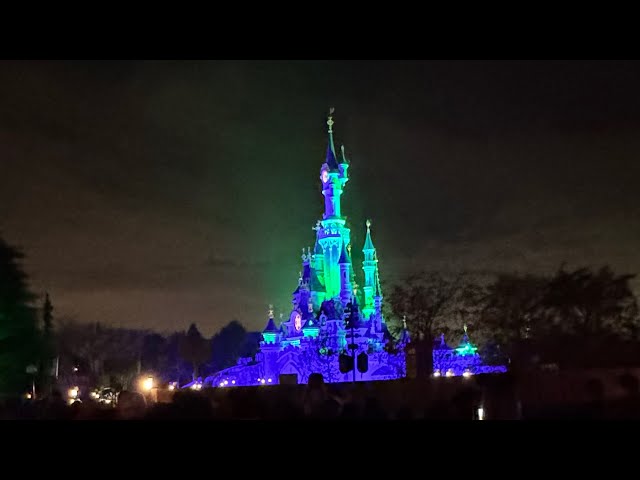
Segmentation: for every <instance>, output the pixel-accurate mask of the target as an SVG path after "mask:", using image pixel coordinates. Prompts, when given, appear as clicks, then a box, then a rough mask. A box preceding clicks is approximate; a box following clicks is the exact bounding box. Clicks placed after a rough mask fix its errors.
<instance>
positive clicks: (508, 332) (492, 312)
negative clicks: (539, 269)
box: [481, 274, 548, 345]
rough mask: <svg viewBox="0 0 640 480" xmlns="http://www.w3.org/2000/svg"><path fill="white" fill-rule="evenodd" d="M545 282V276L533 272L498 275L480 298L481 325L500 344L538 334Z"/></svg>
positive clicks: (540, 329) (541, 324)
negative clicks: (528, 273)
mask: <svg viewBox="0 0 640 480" xmlns="http://www.w3.org/2000/svg"><path fill="white" fill-rule="evenodd" d="M547 283H548V280H547V279H546V278H544V277H538V276H533V275H527V276H519V275H515V274H500V275H498V278H496V280H495V281H494V282H493V283H492V284H490V285H489V286H488V287H487V293H486V296H485V297H484V299H483V308H482V312H481V324H482V326H483V328H484V329H488V330H489V331H490V332H491V336H492V337H493V338H494V339H495V340H497V341H498V342H499V343H501V344H503V345H510V344H518V343H520V342H522V341H523V340H528V339H532V338H534V337H536V336H539V335H540V334H541V333H542V331H543V330H545V329H546V325H545V324H544V322H545V318H544V308H543V304H542V302H543V297H544V295H545V291H546V289H547Z"/></svg>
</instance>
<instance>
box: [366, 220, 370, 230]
mask: <svg viewBox="0 0 640 480" xmlns="http://www.w3.org/2000/svg"><path fill="white" fill-rule="evenodd" d="M366 223H367V228H371V220H369V219H367V222H366Z"/></svg>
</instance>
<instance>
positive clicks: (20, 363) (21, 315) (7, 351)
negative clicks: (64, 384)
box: [0, 238, 42, 393]
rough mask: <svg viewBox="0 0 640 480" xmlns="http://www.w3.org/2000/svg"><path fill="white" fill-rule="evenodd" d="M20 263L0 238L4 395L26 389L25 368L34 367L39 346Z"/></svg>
mask: <svg viewBox="0 0 640 480" xmlns="http://www.w3.org/2000/svg"><path fill="white" fill-rule="evenodd" d="M22 259H23V254H22V253H21V252H20V251H19V250H17V249H15V248H14V247H11V246H9V245H8V244H7V243H5V241H4V240H2V239H1V238H0V392H6V393H17V392H19V391H21V390H22V389H23V388H24V387H25V386H26V385H27V380H28V377H27V374H26V371H25V370H26V367H27V366H28V365H30V364H35V365H37V363H38V360H39V358H40V350H41V346H42V342H41V337H40V334H39V331H38V327H37V323H38V320H37V314H36V310H35V309H34V308H33V307H32V306H31V303H32V302H33V300H34V295H33V294H32V293H31V292H30V291H29V289H28V287H27V276H26V274H25V273H24V272H23V270H22V267H21V266H20V265H19V262H20V261H21V260H22Z"/></svg>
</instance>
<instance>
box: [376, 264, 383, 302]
mask: <svg viewBox="0 0 640 480" xmlns="http://www.w3.org/2000/svg"><path fill="white" fill-rule="evenodd" d="M374 297H382V288H380V275H378V269H377V268H376V292H375V294H374Z"/></svg>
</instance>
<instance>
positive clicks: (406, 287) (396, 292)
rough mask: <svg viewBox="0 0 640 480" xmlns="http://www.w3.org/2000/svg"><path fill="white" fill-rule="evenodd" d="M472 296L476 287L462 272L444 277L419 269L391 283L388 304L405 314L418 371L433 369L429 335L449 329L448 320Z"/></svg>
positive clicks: (461, 310) (399, 314) (460, 311)
mask: <svg viewBox="0 0 640 480" xmlns="http://www.w3.org/2000/svg"><path fill="white" fill-rule="evenodd" d="M472 296H473V297H475V296H477V294H476V289H475V287H474V286H472V284H471V283H470V282H469V278H468V276H467V275H465V274H458V275H455V276H452V277H446V276H444V275H442V274H440V273H437V272H421V273H416V274H412V275H410V276H408V277H407V278H406V280H405V281H404V282H402V283H399V284H397V285H394V286H393V288H392V290H391V294H390V296H389V305H390V307H391V311H392V313H393V315H394V316H395V317H396V318H402V317H405V316H406V320H407V329H408V330H409V332H410V334H411V343H412V344H413V346H414V347H415V348H416V351H417V357H418V362H419V364H420V366H419V370H420V371H421V373H420V375H429V374H431V371H432V370H433V357H432V350H433V339H434V336H435V334H436V332H437V330H443V329H450V328H451V327H450V325H451V323H452V322H453V321H456V320H457V319H458V317H461V316H463V315H464V311H465V307H464V305H465V304H467V297H472ZM474 301H475V298H474ZM468 303H469V304H473V302H468Z"/></svg>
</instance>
